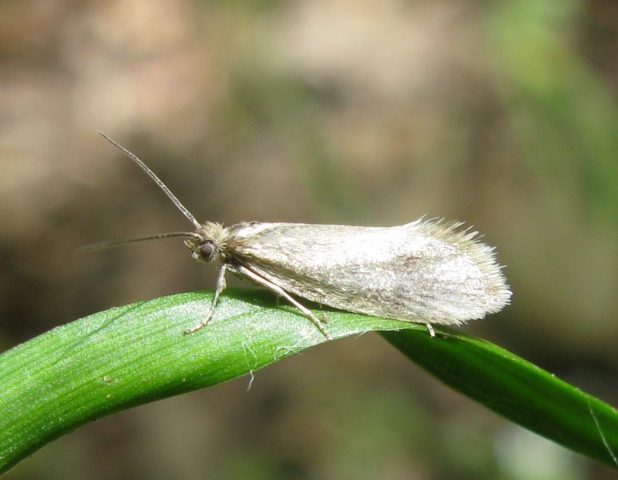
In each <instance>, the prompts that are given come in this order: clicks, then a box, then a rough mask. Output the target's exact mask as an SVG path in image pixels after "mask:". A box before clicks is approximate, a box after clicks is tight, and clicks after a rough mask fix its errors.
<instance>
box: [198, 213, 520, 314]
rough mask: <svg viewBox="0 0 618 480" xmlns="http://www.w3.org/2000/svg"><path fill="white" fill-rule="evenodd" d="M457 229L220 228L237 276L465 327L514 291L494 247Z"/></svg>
mask: <svg viewBox="0 0 618 480" xmlns="http://www.w3.org/2000/svg"><path fill="white" fill-rule="evenodd" d="M211 225H212V224H211ZM460 225H461V224H460V223H444V222H439V221H423V220H422V219H421V220H417V221H415V222H412V223H408V224H406V225H402V226H397V227H385V228H380V227H353V226H343V225H306V224H294V223H247V224H239V225H235V226H232V227H229V228H223V227H221V228H222V229H223V231H224V232H225V234H224V235H223V237H224V238H225V239H224V238H221V237H220V238H221V240H223V239H224V241H223V243H222V244H221V247H220V248H221V253H222V256H223V257H222V258H223V261H224V262H226V263H229V264H231V267H232V270H233V269H234V265H235V264H239V265H244V266H246V268H248V269H250V270H252V271H253V272H254V273H256V274H257V275H259V276H260V277H262V278H264V279H266V280H268V282H270V283H272V284H275V285H277V286H279V287H281V288H282V289H283V290H285V291H287V292H290V293H293V294H295V295H298V296H300V297H304V298H307V299H309V300H312V301H314V302H318V303H322V304H325V305H329V306H331V307H335V308H340V309H342V310H349V311H353V312H358V313H365V314H369V315H377V316H381V317H387V318H394V319H399V320H405V321H410V322H419V323H428V324H432V323H433V324H461V323H463V322H465V321H467V320H473V319H478V318H482V317H484V316H485V315H487V314H489V313H495V312H498V311H500V310H501V309H502V308H503V307H504V306H505V305H506V304H507V303H508V302H509V298H510V296H511V292H510V290H509V288H508V286H507V285H506V283H505V279H504V276H503V275H502V272H501V268H500V266H498V264H497V263H496V262H495V259H494V255H493V249H492V248H490V247H488V246H487V245H485V244H483V243H480V242H478V241H476V240H475V239H474V237H475V236H476V232H468V231H461V230H458V227H459V226H460ZM197 233H199V230H198V232H197ZM228 235H229V236H228Z"/></svg>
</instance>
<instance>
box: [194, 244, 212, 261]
mask: <svg viewBox="0 0 618 480" xmlns="http://www.w3.org/2000/svg"><path fill="white" fill-rule="evenodd" d="M198 251H199V254H200V258H201V259H202V260H205V261H207V262H210V261H211V260H212V259H213V258H215V253H216V249H215V246H214V245H213V244H212V243H211V242H205V243H202V244H201V245H199V247H198Z"/></svg>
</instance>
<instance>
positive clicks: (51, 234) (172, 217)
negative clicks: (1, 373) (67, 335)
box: [0, 0, 618, 480]
mask: <svg viewBox="0 0 618 480" xmlns="http://www.w3.org/2000/svg"><path fill="white" fill-rule="evenodd" d="M617 88H618V5H617V4H616V3H615V2H612V1H609V0H597V1H582V0H569V1H564V0H522V1H518V2H511V1H509V0H502V1H480V0H479V1H473V0H468V1H449V0H438V1H427V0H341V1H339V0H293V1H276V0H270V1H269V0H261V1H243V0H229V1H222V0H213V1H198V0H110V1H94V0H91V1H71V0H54V1H49V0H21V1H20V0H3V1H2V2H1V3H0V168H1V170H0V342H1V343H0V346H1V348H2V349H8V348H10V347H12V346H14V345H16V344H18V343H20V342H22V341H26V340H28V339H30V338H32V337H33V336H35V335H38V334H40V333H43V332H45V331H47V330H49V329H51V328H53V327H55V326H57V325H61V324H64V323H67V322H70V321H72V320H75V319H77V318H80V317H82V316H85V315H88V314H90V313H94V312H97V311H99V310H102V309H106V308H109V307H112V306H115V305H120V304H126V303H130V302H135V301H139V300H144V299H149V298H153V297H158V296H162V295H166V294H172V293H177V292H183V291H190V290H200V289H205V288H212V287H213V286H214V268H211V267H210V268H209V267H208V266H204V265H198V264H196V263H194V262H193V261H192V260H191V258H190V256H189V255H188V252H187V251H186V249H185V248H184V246H183V245H182V243H181V242H180V241H173V240H167V241H160V242H150V243H144V244H140V245H135V246H127V247H124V248H119V249H111V250H105V251H101V252H96V253H90V254H85V255H75V254H74V250H75V248H77V247H79V246H83V245H86V244H89V243H93V242H99V241H104V240H112V239H118V238H131V237H136V236H142V235H147V234H151V233H160V232H167V231H176V230H186V229H188V228H190V225H189V224H188V222H187V221H186V220H185V219H184V218H183V217H182V216H181V215H180V214H179V213H178V212H177V211H176V210H175V209H174V208H173V206H172V205H171V204H170V202H169V201H168V200H167V199H166V198H165V197H164V195H163V194H162V193H161V192H159V191H158V190H157V188H156V187H155V186H154V184H152V182H151V181H150V180H149V179H148V178H147V177H146V176H145V175H144V174H143V173H142V172H140V171H139V170H138V169H137V168H136V167H135V165H133V164H132V163H131V162H130V161H129V160H128V159H126V158H125V157H123V156H122V155H121V154H120V153H119V152H118V151H117V150H115V149H114V148H112V147H111V146H110V145H109V144H107V143H106V142H105V141H104V140H103V139H102V138H101V137H100V136H99V135H98V134H97V130H102V131H104V132H106V133H107V134H108V135H110V136H111V137H112V138H114V139H115V140H117V141H118V142H120V143H121V144H123V145H124V146H126V147H127V148H128V149H130V150H132V151H133V152H135V153H136V154H137V155H138V156H140V157H141V158H142V159H143V160H145V161H146V162H147V163H148V164H149V165H150V166H151V168H152V169H153V170H155V171H156V172H157V173H158V174H159V175H160V176H161V178H162V179H163V180H164V181H165V182H166V183H167V184H168V185H169V187H170V188H171V189H172V190H173V191H174V192H175V193H176V194H177V195H178V196H179V197H180V199H181V200H182V201H183V202H184V203H185V204H186V205H187V207H189V208H190V209H191V210H192V211H193V213H194V214H195V215H196V216H197V217H198V218H200V219H203V220H212V221H222V222H225V223H235V222H238V221H241V220H259V221H289V222H311V223H340V224H359V225H396V224H402V223H406V222H409V221H412V220H415V219H416V218H418V217H420V216H421V215H423V214H427V215H428V216H430V217H433V216H438V217H447V218H451V219H460V220H465V221H466V222H467V223H468V224H472V225H474V226H475V228H476V229H478V230H480V231H481V232H482V233H484V235H485V237H484V239H485V241H486V242H487V243H489V244H491V245H495V246H497V247H498V258H499V260H500V262H501V263H503V264H506V265H507V266H508V267H507V268H506V269H505V273H506V275H507V277H508V279H509V283H510V284H511V285H512V288H513V291H514V296H513V305H512V306H510V307H508V308H507V309H506V310H505V311H504V312H502V313H500V314H498V315H494V316H491V317H489V318H487V319H485V320H481V321H478V322H473V323H472V324H470V325H468V326H466V327H464V328H465V330H466V331H467V332H470V333H473V334H476V335H479V336H482V337H484V338H487V339H489V340H491V341H493V342H496V343H498V344H499V345H501V346H503V347H505V348H507V349H510V350H511V351H513V352H515V353H517V354H519V355H521V356H523V357H525V358H526V359H528V360H530V361H533V362H535V363H537V364H538V365H540V366H541V367H543V368H545V369H547V370H549V371H551V372H552V373H555V374H557V375H558V376H560V377H561V378H563V379H565V380H567V381H570V382H572V383H573V384H575V385H577V386H578V387H580V388H582V389H584V390H586V391H588V392H590V393H592V394H594V395H597V396H599V397H600V398H602V399H604V400H606V401H608V402H609V403H612V404H613V405H618V377H617V373H618V353H617V350H616V345H617V340H618V321H617V319H616V316H617V315H616V311H617V307H618V295H617V294H616V292H617V290H618V248H617V239H618V99H617V91H618V90H617ZM231 283H233V282H231ZM236 284H238V282H236ZM248 385H249V379H248V378H241V379H238V380H236V381H233V382H230V383H227V384H225V385H220V386H217V387H213V388H210V389H207V390H204V391H200V392H195V393H192V394H188V395H184V396H181V397H176V398H172V399H169V400H165V401H161V402H157V403H154V404H150V405H146V406H143V407H140V408H136V409H132V410H130V411H126V412H123V413H120V414H116V415H114V416H111V417H108V418H104V419H102V420H99V421H97V422H95V423H93V424H90V425H87V426H86V427H83V428H81V429H80V430H78V431H76V432H73V433H71V434H69V435H67V436H65V437H63V438H61V439H59V440H57V441H55V442H54V443H52V444H50V445H48V446H46V447H45V448H44V449H42V450H41V451H39V452H37V453H36V454H35V455H33V456H32V457H31V458H30V459H28V460H27V461H25V462H23V463H22V464H20V465H19V466H18V467H17V468H15V469H14V470H13V471H11V472H10V473H9V474H8V475H7V477H6V478H9V479H20V480H25V479H41V480H43V479H65V480H66V479H85V478H88V479H91V480H99V479H101V480H107V479H142V478H143V479H153V480H158V479H171V478H179V479H180V478H182V479H203V478H217V479H228V478H229V479H232V478H252V479H266V478H268V479H377V478H379V479H393V480H398V479H454V478H456V479H467V478H470V479H479V478H482V479H485V478H487V479H498V480H500V479H512V480H536V479H539V480H540V479H543V480H545V479H561V480H565V479H566V480H580V479H605V478H615V475H614V474H613V472H611V471H610V470H609V469H607V468H605V467H602V466H599V465H597V464H594V463H592V462H589V461H587V460H585V459H583V458H581V457H578V456H575V455H571V454H570V453H569V452H567V451H566V450H563V449H561V448H560V447H557V446H555V445H554V444H552V443H549V442H546V441H545V440H543V439H541V438H540V437H537V436H536V435H534V434H532V433H529V432H526V431H524V430H522V429H520V428H518V427H516V426H514V425H513V424H511V423H510V422H508V421H506V420H504V419H502V418H500V417H498V416H496V415H494V414H493V413H491V412H489V411H487V410H486V409H484V408H483V407H481V406H479V405H477V404H475V403H473V402H471V401H470V400H468V399H466V398H464V397H462V396H460V395H459V394H457V393H455V392H453V391H451V390H449V389H447V388H446V387H444V386H442V385H441V384H439V383H438V382H437V381H436V380H434V379H433V378H431V377H429V376H428V375H427V374H426V373H424V372H423V371H422V370H420V369H418V368H417V367H416V366H415V365H413V364H411V363H410V362H408V361H407V360H406V359H404V358H403V357H402V356H401V355H400V354H398V353H397V352H396V351H395V350H394V349H393V348H392V347H390V346H389V345H388V344H387V343H386V342H384V341H383V340H382V339H381V338H380V337H378V336H377V335H375V334H369V335H364V336H363V337H361V338H352V339H346V340H342V341H337V342H332V343H329V344H326V345H323V346H321V347H319V348H314V349H312V350H309V351H306V352H304V353H303V354H302V355H297V356H295V357H292V358H289V359H287V360H284V361H282V362H278V363H277V364H275V365H273V366H271V367H268V368H266V369H264V370H261V371H259V372H257V373H256V378H255V381H254V382H253V384H252V387H251V389H250V390H247V387H248ZM0 414H1V413H0ZM402 419H404V420H403V421H402Z"/></svg>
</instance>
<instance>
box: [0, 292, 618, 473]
mask: <svg viewBox="0 0 618 480" xmlns="http://www.w3.org/2000/svg"><path fill="white" fill-rule="evenodd" d="M211 299H212V293H210V292H195V293H186V294H179V295H173V296H170V297H163V298H158V299H155V300H151V301H147V302H141V303H136V304H133V305H128V306H125V307H119V308H113V309H111V310H107V311H105V312H101V313H98V314H95V315H92V316H89V317H86V318H83V319H81V320H77V321H75V322H72V323H69V324H67V325H64V326H61V327H58V328H56V329H54V330H52V331H50V332H47V333H45V334H44V335H41V336H39V337H37V338H34V339H33V340H30V341H28V342H26V343H24V344H22V345H19V346H17V347H15V348H14V349H12V350H10V351H8V352H5V353H4V354H3V355H1V356H0V412H1V413H0V473H1V472H4V471H6V470H7V469H8V468H10V467H11V466H12V465H14V464H16V463H17V462H19V461H20V460H22V459H23V458H24V457H26V456H27V455H28V454H30V453H32V452H34V451H35V450H37V449H38V448H40V447H42V446H43V445H45V444H46V443H48V442H49V441H51V440H53V439H55V438H57V437H59V436H61V435H63V434H65V433H67V432H69V431H72V430H74V429H75V428H77V427H79V426H80V425H83V424H85V423H87V422H90V421H92V420H95V419H97V418H100V417H102V416H105V415H108V414H110V413H113V412H116V411H119V410H123V409H126V408H130V407H132V406H136V405H140V404H143V403H147V402H151V401H154V400H158V399H162V398H165V397H169V396H172V395H178V394H180V393H184V392H188V391H192V390H196V389H199V388H203V387H207V386H210V385H215V384H217V383H221V382H224V381H227V380H230V379H233V378H236V377H238V376H241V375H245V374H247V373H251V372H252V371H254V370H257V369H259V368H261V367H263V366H265V365H268V364H270V363H272V362H274V361H276V360H278V359H281V358H284V357H286V356H288V355H291V354H294V353H297V352H299V351H301V350H303V349H304V348H307V347H310V346H312V345H316V344H319V343H322V342H325V341H326V339H325V338H324V336H323V335H322V334H321V333H320V332H319V331H318V330H317V329H316V328H315V326H314V325H313V324H312V323H311V322H310V321H309V320H308V319H307V318H305V317H304V316H302V315H300V314H299V313H298V311H297V310H296V309H294V308H293V307H290V306H287V305H281V306H278V305H277V304H276V299H275V298H274V296H273V295H272V294H271V293H269V292H266V291H264V290H250V289H237V290H234V289H228V290H226V293H225V295H223V296H222V298H221V300H220V304H219V306H218V307H217V310H216V313H215V316H214V318H213V320H212V322H211V323H210V324H209V325H208V326H207V327H205V328H203V329H201V330H199V331H198V332H195V333H192V334H189V335H186V334H184V333H183V332H184V330H185V329H186V328H188V327H191V326H193V325H194V324H196V323H197V322H199V320H200V319H201V318H203V315H204V314H205V312H207V310H208V308H209V305H210V302H211ZM318 314H319V310H318ZM328 318H329V320H330V321H329V323H328V324H327V325H326V328H327V330H328V331H329V333H330V334H331V335H332V337H333V338H341V337H344V336H348V335H359V334H362V333H364V332H367V331H372V330H381V331H387V330H388V331H389V332H385V333H382V335H383V336H384V337H385V338H386V339H387V340H388V341H389V342H391V343H392V344H394V345H395V346H396V347H397V348H399V349H400V350H401V351H403V352H404V353H405V354H406V355H407V356H409V357H410V358H412V359H413V360H414V361H416V362H417V363H419V364H420V365H421V366H423V367H424V368H426V369H427V370H429V371H430V372H431V373H433V374H434V375H436V376H437V377H438V378H440V379H441V380H442V381H444V382H445V383H447V384H449V385H450V386H452V387H453V388H455V389H457V390H459V391H460V392H462V393H464V394H465V395H468V396H470V397H471V398H474V399H476V400H478V401H480V402H481V403H483V404H485V405H487V406H488V407H489V408H491V409H493V410H495V411H496V412H498V413H500V414H502V415H504V416H506V417H507V418H510V419H512V420H513V421H515V422H517V423H519V424H521V425H523V426H525V427H527V428H529V429H531V430H533V431H536V432H538V433H540V434H542V435H544V436H546V437H548V438H551V439H553V440H555V441H557V442H559V443H561V444H563V445H565V446H567V447H569V448H571V449H573V450H574V451H577V452H580V453H582V454H584V455H588V456H590V457H592V458H596V459H599V460H601V461H603V462H605V463H608V464H610V465H614V466H616V465H615V461H614V458H613V457H612V454H611V452H612V451H614V452H615V451H617V450H618V414H617V413H616V411H615V410H614V409H612V408H611V407H609V406H608V405H605V404H603V403H602V402H600V401H599V400H596V399H594V398H593V397H590V396H588V395H586V394H584V393H582V392H580V391H579V390H577V389H575V388H573V387H571V386H569V385H568V384H566V383H564V382H561V381H560V380H557V379H555V378H554V377H552V376H551V375H550V374H548V373H546V372H544V371H542V370H540V369H538V368H537V367H535V366H534V365H531V364H529V363H528V362H525V361H524V360H522V359H520V358H518V357H516V356H514V355H512V354H510V353H509V352H506V351H504V350H502V349H500V348H499V347H496V346H495V345H492V344H490V343H488V342H484V341H482V340H480V339H477V338H474V337H470V336H468V335H464V334H462V333H461V332H460V331H459V330H454V329H447V328H436V333H437V336H436V337H435V338H432V337H430V336H429V334H428V333H427V330H426V328H425V327H424V326H423V325H417V324H411V323H405V322H399V321H396V320H385V319H380V318H374V317H369V316H365V315H357V314H352V313H347V312H338V311H330V310H328ZM400 329H405V330H402V331H399V332H395V330H400Z"/></svg>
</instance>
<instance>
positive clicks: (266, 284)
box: [236, 266, 333, 340]
mask: <svg viewBox="0 0 618 480" xmlns="http://www.w3.org/2000/svg"><path fill="white" fill-rule="evenodd" d="M236 271H237V272H238V273H240V274H241V275H244V276H245V277H247V278H249V279H251V280H253V281H254V282H255V283H258V284H260V285H262V286H264V287H266V288H268V289H269V290H271V291H272V292H274V293H276V294H277V295H279V296H281V297H283V298H285V299H286V300H287V301H288V302H290V303H291V304H292V305H294V306H295V307H296V308H298V309H299V310H300V311H301V312H303V313H304V314H305V315H306V316H307V317H309V320H311V321H312V322H313V323H314V324H315V326H316V327H318V330H319V331H320V332H322V335H324V336H325V337H326V339H327V340H332V339H333V338H332V337H331V336H330V335H329V334H328V332H327V331H326V330H325V329H324V325H322V322H321V321H320V319H319V318H318V317H316V316H315V315H314V314H313V313H311V311H310V310H309V309H307V307H305V306H303V305H302V304H301V303H299V302H298V301H297V300H295V299H294V298H293V297H292V296H291V295H290V294H289V293H288V292H286V291H285V290H284V289H283V288H281V287H280V286H279V285H277V284H276V283H272V282H271V281H269V280H267V279H265V278H264V277H261V276H259V275H258V274H257V273H255V272H253V271H252V270H249V269H248V268H246V267H243V266H239V267H236Z"/></svg>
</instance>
